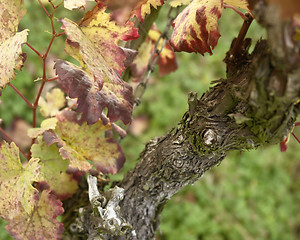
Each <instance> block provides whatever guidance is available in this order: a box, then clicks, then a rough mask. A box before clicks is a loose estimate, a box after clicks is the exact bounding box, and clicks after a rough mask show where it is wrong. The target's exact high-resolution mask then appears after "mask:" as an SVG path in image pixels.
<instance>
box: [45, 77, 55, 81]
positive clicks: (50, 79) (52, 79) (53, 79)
mask: <svg viewBox="0 0 300 240" xmlns="http://www.w3.org/2000/svg"><path fill="white" fill-rule="evenodd" d="M57 79H58V77H53V78H49V79H47V82H51V81H55V80H57Z"/></svg>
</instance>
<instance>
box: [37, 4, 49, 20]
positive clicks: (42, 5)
mask: <svg viewBox="0 0 300 240" xmlns="http://www.w3.org/2000/svg"><path fill="white" fill-rule="evenodd" d="M38 1H39V4H40V5H41V7H42V8H43V9H44V11H45V13H46V15H47V16H48V17H50V14H49V13H48V11H47V9H46V8H45V6H44V4H43V3H42V2H41V0H38Z"/></svg>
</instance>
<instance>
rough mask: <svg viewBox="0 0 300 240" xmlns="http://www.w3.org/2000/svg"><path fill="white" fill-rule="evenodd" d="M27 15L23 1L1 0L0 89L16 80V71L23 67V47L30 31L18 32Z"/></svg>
mask: <svg viewBox="0 0 300 240" xmlns="http://www.w3.org/2000/svg"><path fill="white" fill-rule="evenodd" d="M25 13H26V11H25V8H24V1H23V0H0V49H1V51H0V73H1V76H0V89H1V88H4V87H5V85H6V84H7V83H9V81H10V79H14V78H15V72H14V70H21V68H22V66H23V62H24V56H23V55H22V49H21V47H22V44H23V43H24V42H26V41H27V35H28V30H27V29H25V30H23V31H22V32H19V33H16V31H17V29H18V24H19V22H20V20H21V18H22V17H23V16H24V15H25Z"/></svg>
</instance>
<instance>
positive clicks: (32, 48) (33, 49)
mask: <svg viewBox="0 0 300 240" xmlns="http://www.w3.org/2000/svg"><path fill="white" fill-rule="evenodd" d="M25 44H26V45H27V46H28V47H29V48H30V49H31V50H32V51H34V52H35V53H36V54H37V55H38V56H39V57H40V58H42V55H41V54H40V53H39V52H38V51H37V50H36V49H35V48H34V47H32V46H31V45H30V44H29V43H28V42H26V43H25Z"/></svg>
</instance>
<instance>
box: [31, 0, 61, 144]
mask: <svg viewBox="0 0 300 240" xmlns="http://www.w3.org/2000/svg"><path fill="white" fill-rule="evenodd" d="M38 1H39V3H40V5H41V6H42V8H43V9H44V11H45V13H46V15H47V16H48V17H49V19H50V23H51V28H52V37H51V40H50V43H49V45H48V48H47V50H46V52H45V53H44V54H43V55H41V58H42V62H43V77H42V84H41V86H40V89H39V92H38V94H37V96H36V98H35V101H34V103H33V107H32V113H33V116H32V118H33V119H32V127H33V128H35V127H36V114H37V108H38V103H39V99H40V97H41V94H42V92H43V89H44V86H45V84H46V82H47V81H48V79H47V74H46V60H47V57H48V53H49V51H50V49H51V47H52V44H53V42H54V39H55V38H56V37H58V36H61V35H62V34H63V33H60V34H57V33H56V31H55V28H54V22H53V16H54V12H55V10H56V9H57V8H58V7H59V6H60V5H61V4H62V3H60V4H59V5H58V6H56V7H55V6H54V5H53V4H52V3H51V1H50V3H51V5H52V8H53V9H52V12H51V14H49V12H48V11H47V10H46V8H45V6H44V5H43V3H42V2H41V1H40V0H38ZM50 80H55V79H54V78H53V79H50ZM34 141H35V139H32V144H33V143H34ZM32 144H31V145H32Z"/></svg>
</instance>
